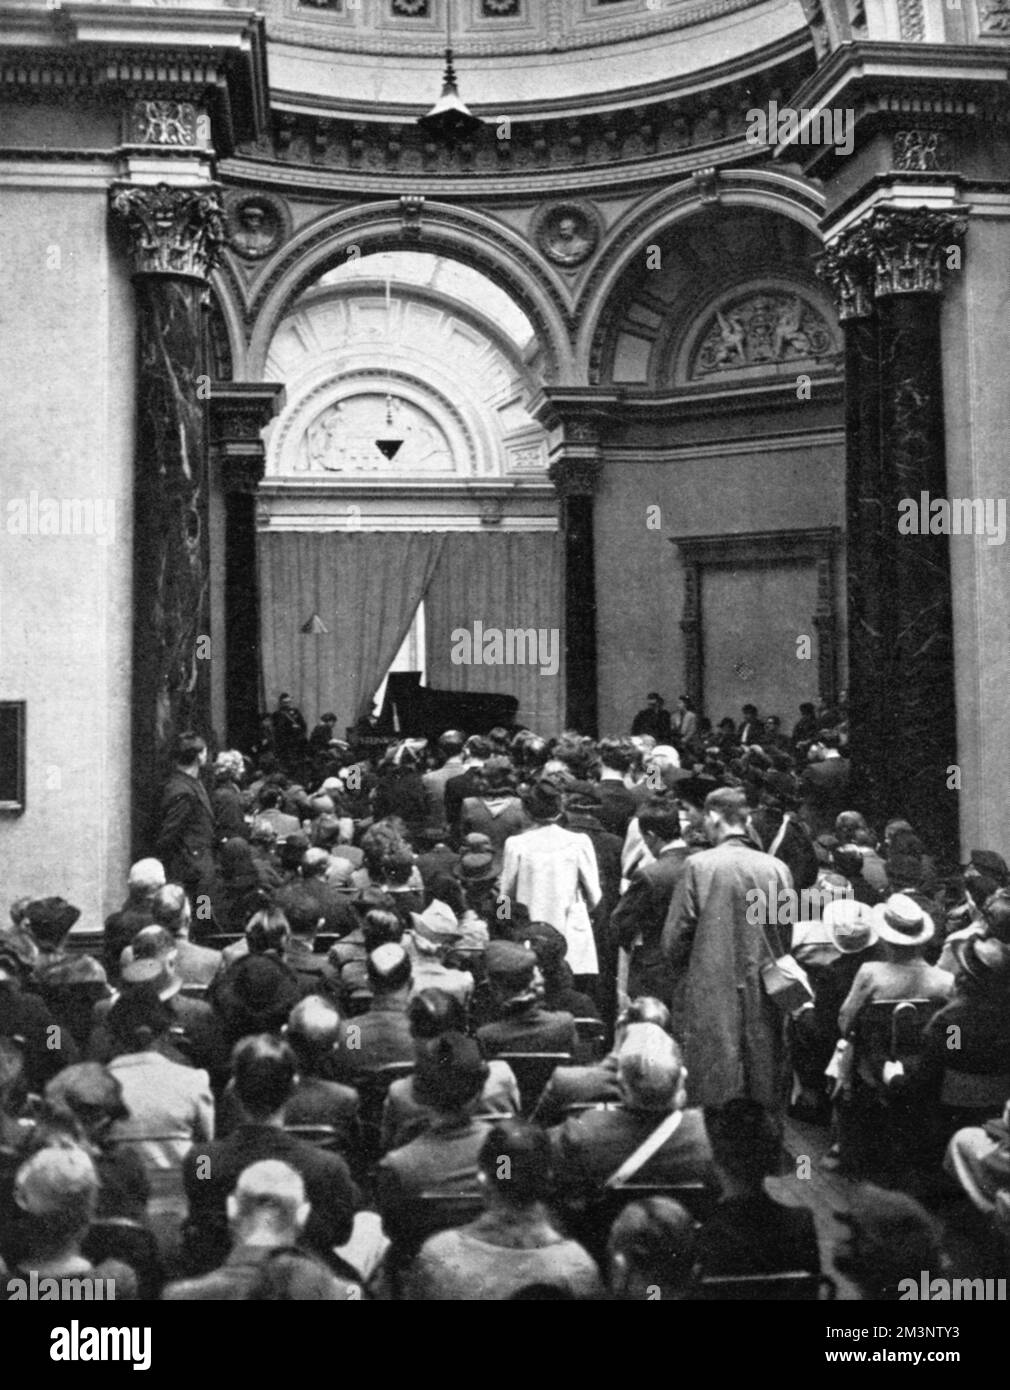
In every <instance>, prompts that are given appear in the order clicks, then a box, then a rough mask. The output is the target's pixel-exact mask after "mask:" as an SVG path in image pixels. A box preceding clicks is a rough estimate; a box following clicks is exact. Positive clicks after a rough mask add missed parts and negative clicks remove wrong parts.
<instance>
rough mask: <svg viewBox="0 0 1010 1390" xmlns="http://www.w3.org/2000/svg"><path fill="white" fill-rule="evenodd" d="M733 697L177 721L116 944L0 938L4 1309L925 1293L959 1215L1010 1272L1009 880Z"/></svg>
mask: <svg viewBox="0 0 1010 1390" xmlns="http://www.w3.org/2000/svg"><path fill="white" fill-rule="evenodd" d="M741 715H742V719H741V722H740V723H739V724H738V723H737V722H735V721H734V720H733V719H730V718H725V719H723V720H722V721H721V722H720V723H719V725H718V726H717V727H716V728H713V727H712V724H711V722H710V721H709V720H707V719H706V718H704V717H702V716H701V715H700V714H698V713H697V712H696V711H695V710H694V708H693V706H692V704H691V702H690V701H689V700H688V699H686V698H682V699H681V700H680V701H678V706H677V711H676V714H673V715H672V714H671V713H670V712H668V711H667V710H666V709H665V707H664V702H663V700H662V699H661V698H660V697H659V696H658V695H657V694H655V693H653V694H651V695H650V696H649V698H648V702H647V706H646V708H645V709H644V710H642V711H641V712H640V713H639V714H638V715H637V716H636V717H635V720H634V724H633V726H632V727H633V733H632V735H631V736H629V737H613V738H603V739H600V740H598V741H595V740H592V739H589V738H586V737H583V736H581V735H579V734H578V733H576V732H572V731H567V732H564V733H563V734H561V735H560V737H557V738H551V739H544V738H541V737H539V736H537V735H536V734H534V733H532V732H531V731H529V730H526V729H518V730H507V729H504V728H496V729H492V730H491V731H490V732H489V733H487V734H475V735H470V736H467V735H466V734H464V733H463V732H460V731H454V730H450V731H447V732H446V733H444V734H443V735H442V736H441V737H440V738H439V739H438V740H437V741H436V742H435V743H434V744H432V745H429V744H428V743H427V742H426V741H425V740H421V739H392V738H390V739H388V740H382V739H381V738H378V737H371V738H369V739H367V740H364V741H363V742H362V743H361V744H360V745H357V746H352V745H350V744H349V743H346V742H343V741H341V740H338V739H336V738H334V737H333V733H334V725H335V718H334V717H333V716H331V715H328V716H324V717H323V719H322V720H321V721H320V723H319V724H318V725H317V727H316V728H315V729H313V731H312V733H311V735H309V733H308V730H307V726H306V723H305V721H304V719H303V718H302V716H301V714H300V713H299V711H298V710H297V709H295V707H294V704H293V702H292V701H291V699H290V697H289V696H284V697H282V700H281V702H280V705H279V707H278V710H277V712H276V714H275V715H274V716H272V717H269V718H267V719H265V720H264V722H263V725H262V733H261V738H260V741H259V743H258V744H257V746H256V748H255V749H254V750H253V754H252V755H251V756H250V757H245V756H243V755H242V754H241V753H239V752H236V751H234V750H225V751H222V752H220V753H218V754H217V756H216V757H215V758H214V760H213V763H212V764H210V763H209V761H208V760H209V752H208V748H207V745H206V743H205V742H204V740H203V739H202V738H201V737H200V736H199V735H197V734H194V733H185V734H182V735H181V736H180V737H179V739H178V743H177V748H176V760H175V768H174V770H173V772H172V774H171V776H170V777H169V778H168V780H167V782H166V784H165V788H164V795H163V801H162V813H161V819H160V824H159V827H158V832H157V836H156V838H155V840H154V841H153V842H152V844H151V846H150V848H151V851H152V854H151V857H149V858H144V859H141V860H139V861H138V862H137V863H135V864H134V865H133V866H132V868H131V869H130V873H129V877H128V880H127V883H126V884H125V895H124V899H123V903H122V906H121V907H120V908H119V909H118V910H117V911H115V912H113V913H112V915H111V916H110V917H109V918H108V919H107V921H106V922H105V924H104V932H102V933H101V934H99V933H97V932H93V933H91V934H89V933H87V932H85V933H84V934H83V936H82V935H81V934H80V932H78V933H73V934H72V931H71V929H72V928H73V927H74V925H75V923H76V922H77V921H78V918H79V917H80V913H79V912H78V910H77V909H76V908H75V907H73V906H72V904H70V903H68V902H66V901H65V900H64V899H63V898H61V897H59V896H55V895H54V896H51V897H45V898H40V899H34V900H29V899H25V898H20V899H18V900H17V901H15V902H14V903H13V904H12V905H11V907H10V923H9V925H5V926H3V927H0V1299H7V1298H17V1297H19V1296H21V1295H20V1294H19V1293H18V1289H19V1288H21V1287H22V1286H23V1282H24V1281H25V1280H27V1279H29V1278H30V1277H31V1276H32V1275H33V1273H34V1274H35V1275H37V1276H38V1277H49V1278H55V1279H64V1278H66V1279H80V1278H82V1277H94V1278H106V1279H111V1280H113V1281H114V1282H115V1289H116V1296H117V1297H119V1298H121V1299H157V1298H163V1299H166V1300H170V1301H175V1300H205V1299H207V1300H220V1299H234V1300H242V1299H253V1300H289V1299H298V1300H302V1299H321V1300H331V1301H332V1300H337V1299H344V1298H347V1299H360V1298H365V1299H379V1300H427V1299H446V1300H447V1299H499V1300H500V1299H568V1300H581V1299H587V1300H594V1299H609V1300H621V1301H624V1300H636V1299H655V1298H659V1299H673V1300H680V1299H684V1300H722V1299H740V1298H759V1299H766V1298H768V1299H770V1298H779V1299H810V1298H817V1297H824V1296H827V1295H828V1294H830V1292H831V1291H832V1282H831V1279H830V1277H829V1271H830V1269H831V1268H832V1266H833V1268H834V1270H835V1271H837V1274H838V1275H841V1276H842V1277H843V1278H844V1279H845V1280H846V1281H848V1284H849V1286H850V1288H851V1289H854V1290H855V1291H856V1294H857V1296H860V1297H863V1298H873V1299H877V1298H896V1297H898V1296H899V1295H898V1287H899V1284H900V1282H901V1280H902V1279H904V1278H907V1277H912V1278H915V1279H918V1278H919V1275H920V1271H921V1270H923V1269H925V1270H928V1271H930V1272H931V1273H932V1274H933V1275H935V1276H942V1275H943V1273H944V1271H945V1270H946V1269H949V1268H952V1267H953V1265H952V1264H951V1261H952V1259H953V1261H954V1264H956V1260H957V1255H958V1252H957V1251H952V1250H951V1249H950V1248H948V1247H949V1246H950V1240H949V1238H948V1236H947V1235H946V1234H945V1231H944V1227H943V1222H942V1220H941V1218H942V1217H943V1215H944V1213H948V1214H949V1212H951V1211H954V1212H955V1213H957V1214H958V1223H959V1226H960V1229H961V1230H962V1232H967V1233H968V1235H969V1236H970V1239H971V1250H972V1257H973V1258H975V1259H977V1261H979V1262H980V1263H981V1265H982V1266H984V1268H979V1270H978V1271H977V1273H978V1274H985V1273H988V1274H992V1273H993V1272H1003V1273H1005V1267H1006V1263H1007V1255H1008V1251H1010V1133H1008V1128H1007V1126H1008V1122H1010V1106H1008V1102H1010V871H1008V868H1007V865H1006V864H1005V863H1004V861H1003V859H1002V858H1001V857H1000V856H999V854H997V853H995V852H994V851H992V850H974V851H972V853H971V856H970V861H969V862H968V863H966V864H959V863H958V856H957V853H956V850H955V849H954V848H953V847H951V846H947V845H932V844H930V845H927V844H924V843H923V842H922V841H921V839H920V838H919V836H918V835H917V834H916V830H915V828H914V827H913V826H911V825H909V824H908V823H907V822H906V821H903V820H900V819H894V820H891V821H890V822H888V823H887V824H886V825H880V826H873V825H871V824H869V823H868V820H867V819H866V818H865V816H864V815H863V814H862V813H861V811H860V809H859V808H853V807H852V806H851V805H850V802H849V790H848V787H849V783H848V772H849V763H848V758H847V756H846V754H847V748H846V744H847V724H846V720H845V709H844V704H843V705H842V706H841V707H839V708H836V709H829V708H826V707H824V706H819V707H818V706H814V705H804V706H801V709H800V717H799V719H798V721H797V722H796V724H795V726H794V728H793V730H792V733H791V734H789V733H788V732H787V731H786V730H784V729H783V728H782V725H781V721H780V720H778V719H777V718H774V717H769V718H762V716H761V715H760V713H759V711H758V710H757V709H756V708H755V707H754V706H752V705H749V706H746V707H745V708H744V709H743V710H742V711H741ZM895 809H899V808H895ZM53 888H54V889H58V888H59V883H58V881H56V882H54V884H53ZM89 925H94V926H97V924H88V923H83V924H82V927H87V926H89ZM96 942H97V943H99V944H95V943H96ZM787 1121H791V1124H790V1125H789V1128H788V1133H787ZM797 1134H799V1135H802V1136H804V1137H803V1140H802V1147H803V1152H804V1156H805V1159H806V1162H807V1165H808V1168H809V1165H810V1163H811V1159H810V1157H809V1155H810V1154H812V1153H813V1154H819V1155H820V1160H819V1161H820V1163H821V1167H822V1170H823V1171H824V1172H825V1173H830V1174H833V1175H834V1176H832V1177H831V1178H830V1179H829V1181H831V1182H833V1183H836V1184H838V1185H839V1186H847V1191H848V1195H849V1200H848V1202H847V1203H846V1204H845V1216H844V1224H845V1232H844V1238H843V1239H841V1240H840V1241H839V1242H838V1244H837V1248H836V1249H835V1250H834V1252H833V1253H832V1250H831V1242H830V1237H826V1236H825V1233H824V1231H823V1230H822V1231H821V1233H820V1236H821V1238H820V1240H819V1238H818V1230H817V1227H816V1225H815V1220H814V1214H813V1212H812V1210H811V1208H810V1207H809V1206H807V1205H806V1204H805V1203H804V1202H803V1200H802V1194H801V1195H800V1197H796V1196H795V1193H796V1191H797V1190H798V1189H799V1188H801V1184H797V1183H793V1184H790V1185H788V1186H786V1185H783V1184H782V1183H781V1182H779V1183H776V1179H779V1178H781V1177H782V1176H783V1174H789V1175H791V1176H795V1175H796V1173H797V1168H798V1164H797V1161H796V1160H797V1155H796V1153H787V1149H786V1144H787V1140H788V1139H789V1137H790V1136H795V1135H797ZM793 1148H795V1144H794V1145H793ZM817 1161H818V1159H817V1158H816V1157H815V1158H814V1159H813V1162H814V1163H816V1162H817ZM800 1176H804V1174H800ZM949 1224H950V1223H949V1222H948V1227H949Z"/></svg>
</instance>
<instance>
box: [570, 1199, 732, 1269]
mask: <svg viewBox="0 0 1010 1390" xmlns="http://www.w3.org/2000/svg"><path fill="white" fill-rule="evenodd" d="M649 1197H669V1198H671V1199H672V1200H673V1201H674V1202H679V1203H680V1205H681V1206H682V1207H683V1208H684V1210H685V1211H686V1212H688V1214H689V1215H691V1216H693V1217H694V1219H695V1221H701V1222H705V1221H707V1220H708V1218H709V1217H710V1216H711V1215H712V1212H713V1211H714V1210H715V1205H716V1202H717V1201H718V1193H717V1192H715V1191H714V1190H713V1189H712V1188H711V1187H708V1186H707V1185H706V1184H705V1183H703V1182H700V1181H699V1182H682V1183H649V1182H634V1181H633V1182H628V1183H626V1184H624V1186H622V1187H612V1188H607V1189H606V1190H603V1189H601V1190H599V1191H596V1192H594V1193H593V1194H592V1195H591V1196H590V1197H589V1198H588V1200H583V1201H578V1200H576V1201H573V1202H571V1203H569V1204H568V1205H567V1207H566V1221H565V1224H566V1225H567V1226H569V1227H570V1229H571V1231H572V1234H573V1235H574V1237H575V1239H576V1240H577V1241H578V1242H579V1243H580V1244H581V1245H584V1246H585V1248H586V1249H587V1250H588V1251H589V1253H590V1255H592V1257H593V1259H594V1260H596V1262H597V1264H600V1265H601V1267H602V1265H603V1262H604V1261H605V1260H606V1254H607V1237H608V1235H609V1234H610V1228H611V1226H613V1224H614V1222H615V1221H616V1220H617V1218H618V1216H619V1215H620V1214H621V1212H622V1211H623V1210H624V1208H625V1207H626V1206H628V1205H629V1203H631V1202H643V1201H645V1200H646V1199H647V1198H649Z"/></svg>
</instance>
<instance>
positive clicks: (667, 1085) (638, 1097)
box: [617, 1023, 687, 1113]
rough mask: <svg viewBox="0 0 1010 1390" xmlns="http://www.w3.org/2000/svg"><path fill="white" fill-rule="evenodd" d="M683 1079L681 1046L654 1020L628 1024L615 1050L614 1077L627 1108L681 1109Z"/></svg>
mask: <svg viewBox="0 0 1010 1390" xmlns="http://www.w3.org/2000/svg"><path fill="white" fill-rule="evenodd" d="M686 1079H687V1072H686V1070H685V1068H684V1063H683V1058H682V1057H681V1053H680V1048H679V1047H678V1046H677V1044H676V1043H675V1042H674V1040H673V1039H672V1038H671V1037H670V1036H669V1035H668V1034H667V1033H664V1032H663V1030H662V1029H661V1028H659V1027H657V1026H656V1024H654V1023H634V1024H632V1025H631V1026H630V1027H629V1028H628V1030H627V1032H626V1034H625V1036H624V1040H623V1041H622V1043H621V1047H620V1050H619V1052H618V1054H617V1080H618V1085H619V1086H620V1088H621V1094H622V1096H623V1097H624V1103H625V1105H627V1106H628V1107H629V1109H632V1110H655V1111H659V1112H662V1113H665V1112H667V1111H670V1110H672V1109H674V1108H677V1109H680V1108H681V1107H683V1105H684V1103H685V1101H686V1099H687V1097H686V1094H685V1091H684V1083H685V1081H686Z"/></svg>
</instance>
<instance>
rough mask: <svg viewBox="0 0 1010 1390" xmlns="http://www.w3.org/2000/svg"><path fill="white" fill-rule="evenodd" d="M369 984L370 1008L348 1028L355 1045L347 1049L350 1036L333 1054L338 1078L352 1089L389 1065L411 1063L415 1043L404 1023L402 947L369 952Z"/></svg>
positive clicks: (406, 976)
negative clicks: (392, 1063)
mask: <svg viewBox="0 0 1010 1390" xmlns="http://www.w3.org/2000/svg"><path fill="white" fill-rule="evenodd" d="M368 983H369V985H370V987H371V990H372V1003H371V1007H370V1008H369V1010H368V1013H367V1014H361V1015H360V1016H358V1017H356V1018H355V1019H354V1020H353V1021H352V1022H351V1023H350V1024H348V1025H347V1028H353V1029H354V1030H355V1032H354V1034H353V1037H354V1040H355V1043H356V1045H355V1046H353V1047H352V1046H351V1045H350V1038H351V1036H352V1035H350V1034H347V1036H346V1038H342V1040H341V1045H340V1047H339V1048H338V1049H337V1052H336V1054H335V1060H336V1070H337V1075H338V1077H339V1079H340V1080H341V1081H343V1082H345V1083H346V1084H347V1085H351V1086H359V1085H360V1084H361V1083H362V1081H363V1080H365V1079H366V1078H367V1077H368V1076H369V1075H372V1074H374V1073H375V1072H377V1071H378V1070H379V1069H380V1068H381V1067H385V1066H388V1065H389V1064H390V1063H391V1062H413V1060H414V1039H413V1038H412V1037H411V1034H410V1024H409V1023H408V1021H407V1004H408V1003H409V1001H410V990H411V970H410V958H409V957H408V955H407V953H406V951H405V950H404V949H403V947H402V946H397V945H394V944H393V943H392V942H388V943H387V944H386V945H385V946H380V947H378V949H377V950H375V951H373V952H372V954H371V955H370V956H369V957H368ZM345 1031H346V1030H345Z"/></svg>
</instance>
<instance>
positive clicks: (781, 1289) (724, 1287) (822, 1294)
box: [695, 1269, 837, 1303]
mask: <svg viewBox="0 0 1010 1390" xmlns="http://www.w3.org/2000/svg"><path fill="white" fill-rule="evenodd" d="M836 1293H837V1289H836V1287H835V1281H834V1280H833V1279H832V1278H831V1277H830V1275H827V1274H818V1273H816V1272H814V1271H813V1270H802V1269H792V1270H786V1271H783V1272H782V1273H778V1274H708V1275H704V1276H703V1277H702V1280H701V1283H700V1285H699V1287H698V1292H697V1294H696V1295H695V1299H696V1301H699V1302H702V1303H712V1302H718V1303H723V1302H728V1303H733V1302H741V1301H744V1302H752V1301H759V1302H772V1303H774V1302H790V1303H795V1302H810V1303H813V1302H818V1301H821V1302H830V1301H831V1300H832V1299H833V1298H834V1297H835V1294H836Z"/></svg>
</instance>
